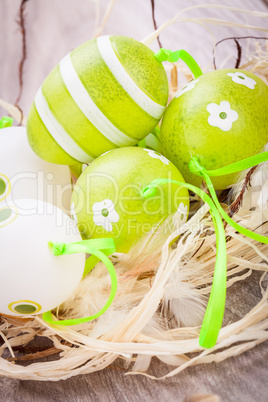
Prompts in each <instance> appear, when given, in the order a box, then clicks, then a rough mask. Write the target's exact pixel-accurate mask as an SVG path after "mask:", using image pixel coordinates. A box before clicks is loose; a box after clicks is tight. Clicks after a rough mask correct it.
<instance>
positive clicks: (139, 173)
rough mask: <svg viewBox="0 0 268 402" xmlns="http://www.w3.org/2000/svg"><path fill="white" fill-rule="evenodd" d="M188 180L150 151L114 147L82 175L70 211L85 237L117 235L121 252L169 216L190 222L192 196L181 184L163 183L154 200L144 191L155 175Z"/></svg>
mask: <svg viewBox="0 0 268 402" xmlns="http://www.w3.org/2000/svg"><path fill="white" fill-rule="evenodd" d="M160 178H164V179H171V180H177V181H180V182H184V179H183V177H182V175H181V174H180V172H179V171H178V169H177V168H176V167H175V166H174V165H173V164H172V163H171V162H170V161H169V160H168V159H166V158H165V157H164V156H163V155H161V154H159V153H158V152H156V151H154V150H150V149H144V148H140V147H126V148H119V149H114V150H111V151H109V152H107V153H105V154H104V155H102V156H100V157H99V158H97V159H96V160H95V161H94V162H92V163H91V164H90V165H89V166H88V167H87V168H86V169H85V171H84V172H83V173H82V175H81V176H80V178H79V179H78V181H77V183H76V185H75V188H74V192H73V195H72V200H71V213H72V216H73V218H74V219H75V221H76V222H77V224H78V227H79V230H80V232H81V234H82V235H83V237H84V238H93V239H94V238H103V237H106V238H107V237H112V238H113V239H114V241H115V245H116V251H118V252H128V251H129V249H130V247H131V246H132V245H133V244H134V243H135V242H136V241H137V240H139V239H140V238H141V237H142V236H143V235H145V234H146V233H148V232H149V231H151V230H154V229H155V228H156V227H157V225H159V223H161V222H163V220H164V219H165V218H167V217H168V216H169V215H170V214H174V213H175V215H174V217H173V218H176V219H175V220H174V219H173V224H176V225H177V224H182V223H183V222H185V221H186V220H187V216H188V210H189V195H188V191H187V190H186V189H185V188H182V187H180V186H178V185H177V184H170V183H168V184H164V185H162V186H160V187H159V188H157V189H156V192H155V195H154V196H152V197H151V198H149V199H145V198H144V197H143V196H142V191H141V190H142V189H143V188H144V187H146V186H148V185H149V184H150V183H151V182H152V181H153V180H155V179H160Z"/></svg>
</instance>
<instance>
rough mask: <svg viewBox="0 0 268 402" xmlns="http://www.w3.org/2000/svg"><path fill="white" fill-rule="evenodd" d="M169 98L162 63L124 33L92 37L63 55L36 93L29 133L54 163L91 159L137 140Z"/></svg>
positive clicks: (32, 142)
mask: <svg viewBox="0 0 268 402" xmlns="http://www.w3.org/2000/svg"><path fill="white" fill-rule="evenodd" d="M167 100H168V81H167V76H166V73H165V70H164V68H163V66H162V64H161V63H160V62H159V61H157V60H156V58H155V57H154V53H153V52H152V50H150V49H149V48H148V47H147V46H145V45H143V44H142V43H140V42H138V41H136V40H134V39H131V38H128V37H124V36H102V37H99V38H97V39H93V40H90V41H88V42H86V43H84V44H83V45H81V46H79V47H78V48H76V49H75V50H73V51H72V52H71V53H70V54H68V55H67V56H66V57H64V58H63V59H62V60H61V62H60V63H59V64H58V65H57V67H56V68H55V69H54V70H53V71H52V72H51V73H50V74H49V76H48V77H47V78H46V80H45V81H44V83H43V84H42V86H41V88H40V89H39V91H38V92H37V94H36V96H35V100H34V103H33V105H32V107H31V110H30V113H29V117H28V122H27V132H28V140H29V143H30V145H31V147H32V148H33V150H34V151H35V152H36V153H37V155H39V156H40V157H41V158H43V159H45V160H47V161H49V162H54V163H59V164H68V165H75V164H76V163H77V162H80V163H89V162H91V161H92V160H93V159H95V158H96V157H98V156H99V155H101V154H103V153H104V152H106V151H108V150H110V149H113V148H116V147H124V146H131V145H135V144H137V143H138V142H139V141H140V140H141V139H143V138H144V137H145V136H146V135H147V134H149V133H150V132H151V131H152V130H153V128H154V127H155V126H156V125H157V124H158V122H159V120H160V118H161V117H162V114H163V113H164V109H165V106H166V104H167Z"/></svg>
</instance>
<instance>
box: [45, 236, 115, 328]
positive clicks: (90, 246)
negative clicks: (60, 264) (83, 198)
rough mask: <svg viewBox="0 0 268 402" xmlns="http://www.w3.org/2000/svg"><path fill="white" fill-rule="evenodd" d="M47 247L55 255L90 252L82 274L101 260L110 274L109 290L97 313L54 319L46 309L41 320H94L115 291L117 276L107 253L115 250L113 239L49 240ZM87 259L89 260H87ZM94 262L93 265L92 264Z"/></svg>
mask: <svg viewBox="0 0 268 402" xmlns="http://www.w3.org/2000/svg"><path fill="white" fill-rule="evenodd" d="M48 245H49V248H50V249H51V251H52V253H53V254H54V255H55V256H60V255H67V254H74V253H88V254H92V255H91V257H89V258H88V259H87V261H86V266H85V270H84V276H85V275H86V274H88V273H89V272H90V270H91V269H92V268H93V267H94V266H95V265H96V263H97V262H98V261H102V262H103V263H104V264H105V265H106V267H107V269H108V272H109V274H110V277H111V292H110V295H109V298H108V300H107V302H106V304H105V305H104V306H103V307H102V309H101V310H100V311H98V313H96V314H94V315H92V316H90V317H83V318H74V319H70V320H60V321H57V320H54V319H53V318H52V314H51V311H48V312H46V313H44V314H43V320H44V321H46V322H47V323H49V324H54V325H64V326H71V325H78V324H83V323H85V322H88V321H92V320H95V319H96V318H98V317H100V316H101V315H102V314H104V313H105V312H106V311H107V310H108V308H109V307H110V306H111V304H112V302H113V300H114V298H115V295H116V291H117V276H116V272H115V268H114V266H113V264H112V262H111V261H110V260H109V258H108V257H107V255H110V254H112V253H114V252H115V244H114V240H113V239H90V240H83V241H80V242H76V243H52V242H49V244H48ZM88 261H89V262H88ZM93 262H94V265H93Z"/></svg>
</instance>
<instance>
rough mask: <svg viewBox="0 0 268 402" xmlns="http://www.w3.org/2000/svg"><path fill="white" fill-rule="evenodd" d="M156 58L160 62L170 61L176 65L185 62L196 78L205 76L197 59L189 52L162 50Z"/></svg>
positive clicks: (155, 55) (156, 54)
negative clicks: (177, 62)
mask: <svg viewBox="0 0 268 402" xmlns="http://www.w3.org/2000/svg"><path fill="white" fill-rule="evenodd" d="M154 57H155V58H156V60H158V61H160V62H162V61H170V62H171V63H174V62H176V61H179V60H182V61H184V63H185V64H187V66H188V67H189V68H190V70H191V71H192V73H193V75H194V78H198V77H200V75H202V74H203V73H202V70H201V68H200V67H199V65H198V64H197V62H196V61H195V59H194V58H193V57H192V56H191V55H190V54H189V53H188V52H186V50H183V49H181V50H177V51H175V52H173V51H172V50H169V49H164V48H161V49H160V50H159V51H158V52H157V53H155V54H154Z"/></svg>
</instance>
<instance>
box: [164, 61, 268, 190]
mask: <svg viewBox="0 0 268 402" xmlns="http://www.w3.org/2000/svg"><path fill="white" fill-rule="evenodd" d="M160 138H161V143H162V147H163V152H164V155H165V156H166V157H167V158H169V159H170V160H171V161H172V162H173V163H174V165H175V166H177V168H178V169H179V170H180V172H181V173H182V175H183V177H184V179H185V181H186V182H188V183H191V184H194V185H197V186H199V185H200V184H201V180H202V179H201V178H200V177H199V176H196V175H194V174H192V173H190V171H189V167H188V166H189V162H190V160H191V158H192V157H193V156H198V157H199V159H200V162H201V163H202V164H203V166H204V167H205V168H206V169H207V170H210V169H217V168H221V167H223V166H226V165H229V164H231V163H234V162H236V161H239V160H242V159H245V158H247V157H250V156H252V155H255V154H257V153H259V152H261V151H263V150H264V147H265V145H266V143H267V141H268V87H267V85H266V84H265V83H264V82H263V81H262V80H261V79H260V78H259V77H257V76H256V75H254V74H252V73H250V72H249V71H243V70H237V69H225V70H217V71H213V72H210V73H207V74H204V75H202V76H200V77H199V78H198V79H196V80H194V81H191V82H190V83H189V84H188V85H187V86H186V87H185V88H183V89H182V90H180V91H179V92H178V93H177V94H176V95H175V97H174V99H173V100H172V102H171V103H170V104H169V106H168V107H167V109H166V112H165V114H164V117H163V121H162V125H161V136H160ZM236 179H237V174H232V175H226V176H221V177H212V181H213V184H214V186H215V187H216V189H223V188H226V187H227V186H229V185H231V184H233V183H234V182H235V181H236Z"/></svg>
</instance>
